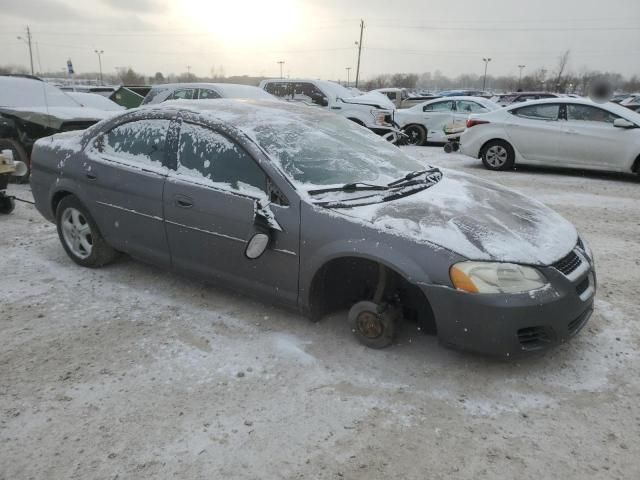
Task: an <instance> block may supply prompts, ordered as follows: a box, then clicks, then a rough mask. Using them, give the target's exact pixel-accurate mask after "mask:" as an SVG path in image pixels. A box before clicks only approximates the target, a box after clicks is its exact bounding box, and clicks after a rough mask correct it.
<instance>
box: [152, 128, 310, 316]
mask: <svg viewBox="0 0 640 480" xmlns="http://www.w3.org/2000/svg"><path fill="white" fill-rule="evenodd" d="M270 182H271V181H270V180H269V179H268V177H267V175H266V174H265V172H264V171H263V170H262V168H260V166H259V165H258V163H257V162H256V160H255V159H254V158H253V157H252V156H251V155H250V154H249V153H248V152H247V151H246V150H245V149H244V148H243V147H242V146H241V145H240V144H239V143H238V142H236V141H235V140H234V139H232V138H231V137H229V136H228V135H226V134H224V133H222V132H220V131H216V130H213V129H211V128H208V127H205V126H202V125H198V124H194V123H188V122H183V123H182V125H181V127H180V137H179V142H178V148H177V159H176V168H175V169H172V171H171V172H170V173H169V177H168V179H167V182H166V186H165V190H164V200H163V201H164V211H165V222H166V230H167V236H168V239H169V246H170V249H171V257H172V263H173V266H174V267H175V268H177V269H180V270H184V271H189V272H192V273H196V274H198V275H199V276H201V277H203V278H207V279H210V280H213V281H216V282H218V283H221V284H223V285H226V286H230V287H233V288H235V289H240V290H248V291H251V292H253V293H256V294H261V295H263V296H270V297H272V298H274V299H277V300H279V301H283V302H284V303H290V304H295V303H296V302H297V295H298V247H299V223H300V213H299V206H298V205H287V204H286V201H284V200H282V199H280V198H273V197H271V198H269V196H268V194H267V191H269V192H272V191H273V190H272V189H270V188H268V185H269V184H270ZM270 200H271V201H272V203H271V205H270V206H269V208H270V210H271V212H272V213H273V215H274V217H275V220H276V221H277V222H278V223H279V225H280V227H281V229H282V230H281V231H275V230H272V231H271V235H272V241H271V244H270V247H269V248H268V249H267V251H266V252H265V253H264V254H263V255H262V256H261V257H260V258H258V259H255V260H250V259H248V258H247V257H246V256H245V248H246V243H247V241H248V240H249V238H251V236H252V235H253V234H254V233H255V231H256V227H255V209H256V202H257V201H261V202H263V203H264V204H266V203H268V202H269V201H270Z"/></svg>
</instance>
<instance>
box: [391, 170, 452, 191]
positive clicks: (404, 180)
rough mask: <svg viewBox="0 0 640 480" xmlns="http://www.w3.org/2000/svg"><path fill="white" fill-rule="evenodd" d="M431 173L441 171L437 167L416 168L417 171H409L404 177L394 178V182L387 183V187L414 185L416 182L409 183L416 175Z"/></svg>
mask: <svg viewBox="0 0 640 480" xmlns="http://www.w3.org/2000/svg"><path fill="white" fill-rule="evenodd" d="M430 173H441V172H440V169H439V168H437V167H434V168H429V169H426V170H416V171H415V172H411V173H407V174H406V175H405V176H404V177H402V178H399V179H398V180H394V181H393V182H391V183H389V184H387V187H399V186H401V185H402V186H406V185H414V184H415V183H418V182H415V183H409V182H410V181H411V180H413V179H414V178H416V177H419V176H421V175H428V174H430Z"/></svg>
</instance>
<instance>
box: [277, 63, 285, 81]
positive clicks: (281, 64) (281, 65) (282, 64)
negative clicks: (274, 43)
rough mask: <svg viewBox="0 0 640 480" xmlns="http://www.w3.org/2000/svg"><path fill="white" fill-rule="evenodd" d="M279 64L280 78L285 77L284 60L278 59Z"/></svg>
mask: <svg viewBox="0 0 640 480" xmlns="http://www.w3.org/2000/svg"><path fill="white" fill-rule="evenodd" d="M276 63H277V64H278V65H280V78H284V77H283V76H282V67H283V66H284V60H278V62H276Z"/></svg>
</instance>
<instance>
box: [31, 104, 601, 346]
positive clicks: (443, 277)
mask: <svg viewBox="0 0 640 480" xmlns="http://www.w3.org/2000/svg"><path fill="white" fill-rule="evenodd" d="M32 189H33V194H34V197H35V201H36V206H37V208H38V210H39V211H40V212H41V213H42V214H43V215H44V216H45V217H46V218H48V219H49V220H51V221H53V222H56V224H57V226H58V233H59V236H60V240H61V242H62V246H63V247H64V249H65V250H66V252H67V254H68V255H69V257H71V259H72V260H73V261H75V262H76V263H78V264H80V265H82V266H86V267H99V266H102V265H105V264H107V263H109V262H111V261H113V260H114V259H116V257H117V256H118V255H119V254H120V253H121V252H124V253H126V254H129V255H130V256H132V257H135V258H139V259H140V260H143V261H146V262H150V263H153V264H156V265H160V266H162V267H165V268H171V269H175V270H179V271H183V272H187V273H189V274H192V275H197V276H199V277H201V278H202V279H204V280H206V281H211V282H214V283H217V284H220V285H223V286H225V287H230V288H233V289H237V290H241V291H242V292H246V293H248V294H252V295H255V296H259V297H261V298H263V299H265V300H266V301H269V302H273V303H279V304H282V305H285V306H289V307H294V308H297V309H299V310H301V311H302V312H304V313H305V314H307V315H308V316H309V317H311V318H312V319H316V320H317V319H320V318H321V317H322V316H323V315H325V314H327V313H328V312H331V311H334V310H340V309H345V310H347V309H348V312H349V313H348V321H349V322H350V326H351V329H352V331H353V333H354V334H355V336H356V338H357V339H358V340H359V341H361V342H362V343H364V344H365V345H367V346H370V347H374V348H380V347H384V346H387V345H389V344H390V343H392V342H393V340H394V337H395V335H396V333H397V331H398V328H399V325H400V324H401V323H414V324H416V325H418V326H419V327H420V328H422V329H423V330H429V331H432V332H434V333H436V334H437V335H438V337H439V339H440V340H441V342H442V343H444V344H446V345H449V346H454V347H457V348H462V349H467V350H473V351H477V352H481V353H487V354H493V355H500V356H506V357H510V356H515V355H518V354H522V353H526V352H532V351H539V350H543V349H545V348H547V347H549V346H551V345H554V344H557V343H559V342H562V341H564V340H567V339H568V338H570V337H572V336H573V335H575V334H576V333H577V332H578V331H580V330H581V329H582V327H583V326H584V325H585V323H586V322H587V320H588V319H589V316H590V315H591V312H592V310H593V300H594V295H595V288H596V278H595V272H594V265H593V260H592V254H591V252H590V250H589V247H588V246H587V244H586V243H585V242H584V240H583V239H581V238H580V237H579V236H578V233H577V232H576V230H575V228H574V227H573V226H572V225H571V224H570V223H569V222H567V221H566V220H564V219H563V218H562V217H560V216H559V215H558V214H557V213H555V212H554V211H552V210H550V209H548V208H546V207H545V206H543V205H542V204H540V203H538V202H536V201H534V200H530V199H528V198H526V197H524V196H522V195H520V194H518V193H516V192H513V191H511V190H508V189H505V188H503V187H500V186H497V185H494V184H492V183H489V182H486V181H483V180H480V179H477V178H475V177H472V176H469V175H465V174H461V173H457V172H454V171H448V170H444V169H442V170H440V169H437V168H433V167H425V166H424V165H421V164H420V163H418V162H417V161H416V160H414V159H412V158H410V157H408V156H407V155H405V154H404V153H403V152H402V151H401V150H399V149H398V148H397V147H394V146H393V145H390V144H388V143H387V142H385V141H384V140H382V139H380V138H379V137H377V136H376V135H375V134H373V133H371V132H369V131H368V130H367V129H364V128H362V127H359V126H358V125H355V124H353V123H352V122H349V121H348V120H346V119H343V118H341V117H339V116H336V115H333V114H331V113H324V112H319V111H318V110H317V109H311V108H308V107H304V106H299V105H292V104H281V103H279V102H269V101H266V102H260V101H239V100H214V101H202V102H167V103H163V104H161V105H159V106H156V107H147V108H142V109H139V110H135V111H129V112H127V113H124V114H122V115H119V116H117V117H114V118H112V119H110V120H107V121H104V122H101V123H99V124H97V125H95V126H94V127H91V128H90V129H88V130H87V131H85V132H71V133H65V134H60V135H55V136H53V137H50V138H46V139H43V140H40V141H38V142H37V144H36V147H35V149H34V153H33V177H32Z"/></svg>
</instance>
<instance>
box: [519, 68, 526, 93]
mask: <svg viewBox="0 0 640 480" xmlns="http://www.w3.org/2000/svg"><path fill="white" fill-rule="evenodd" d="M525 67H526V65H518V68H519V69H520V78H519V79H518V90H520V85H521V84H522V70H523V69H524V68H525Z"/></svg>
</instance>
